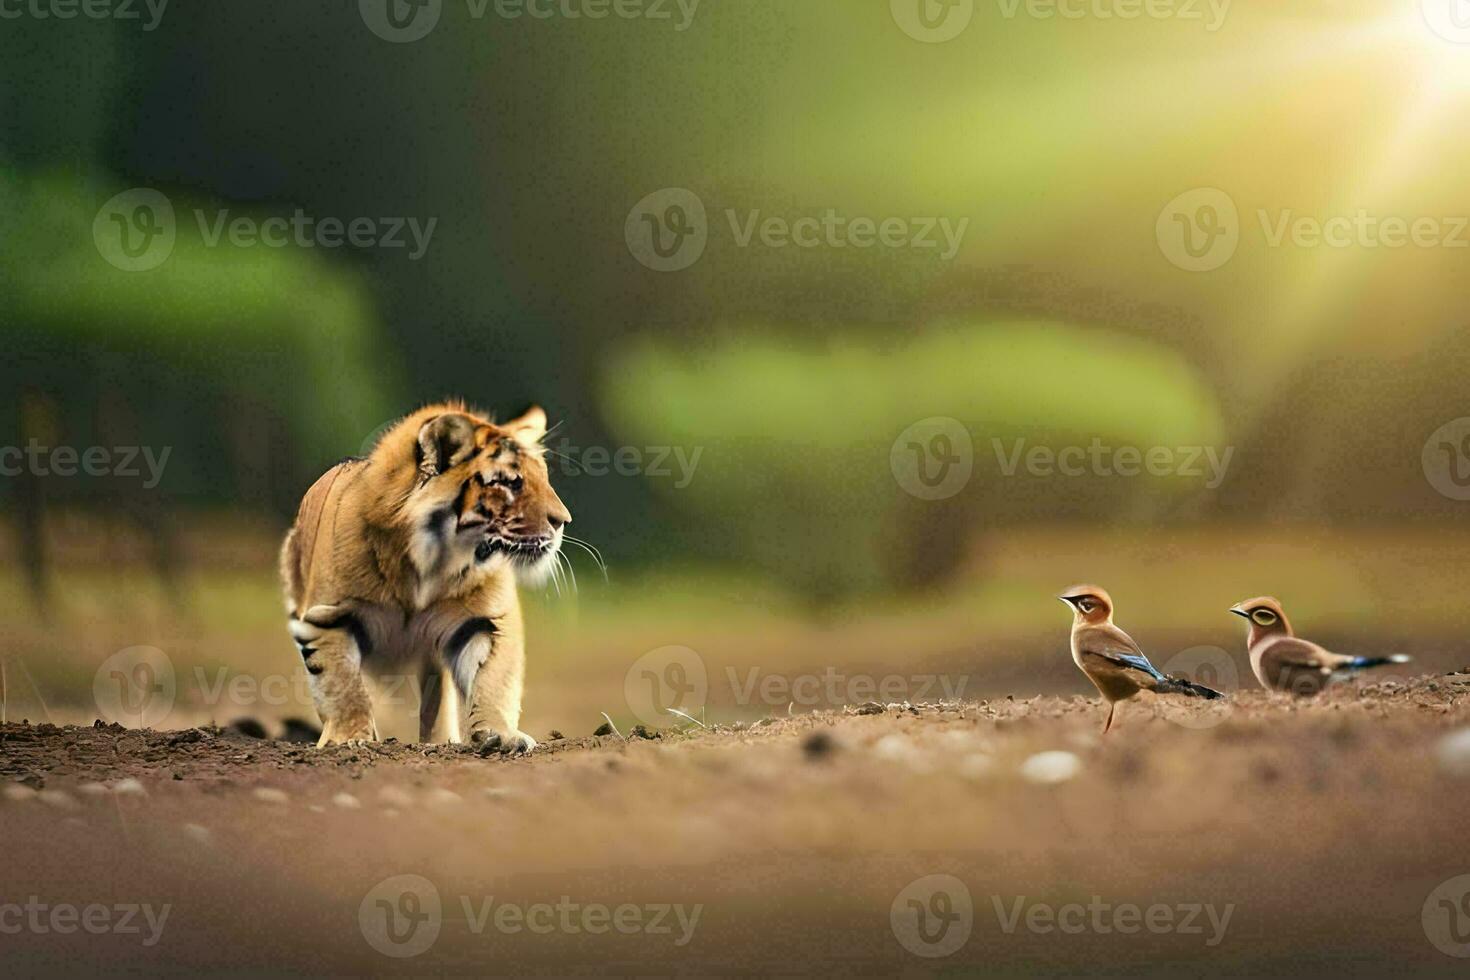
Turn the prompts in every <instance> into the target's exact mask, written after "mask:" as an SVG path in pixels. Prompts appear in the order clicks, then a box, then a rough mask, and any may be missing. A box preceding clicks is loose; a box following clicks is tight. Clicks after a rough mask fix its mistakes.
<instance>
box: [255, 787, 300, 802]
mask: <svg viewBox="0 0 1470 980" xmlns="http://www.w3.org/2000/svg"><path fill="white" fill-rule="evenodd" d="M251 795H252V796H254V797H255V798H256V799H257V800H259V801H260V802H262V803H288V802H290V799H291V798H290V797H289V796H287V795H286V793H285V791H284V790H279V789H276V788H275V787H273V786H257V787H256V788H255V791H254V792H253V793H251Z"/></svg>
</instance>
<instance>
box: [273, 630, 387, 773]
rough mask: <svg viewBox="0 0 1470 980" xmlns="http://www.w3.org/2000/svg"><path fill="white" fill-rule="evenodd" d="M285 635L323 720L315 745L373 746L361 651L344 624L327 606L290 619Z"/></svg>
mask: <svg viewBox="0 0 1470 980" xmlns="http://www.w3.org/2000/svg"><path fill="white" fill-rule="evenodd" d="M290 630H291V638H292V639H293V640H295V641H296V647H297V649H298V650H300V651H301V660H302V662H303V663H304V664H305V666H306V673H307V675H308V676H307V680H308V683H309V685H310V687H311V697H312V701H314V702H315V704H316V710H317V714H318V715H319V716H320V717H321V720H322V734H321V738H320V739H319V740H318V741H317V745H318V746H324V745H333V744H337V743H342V742H361V741H375V740H376V739H377V737H378V727H377V724H376V723H375V722H374V721H373V702H372V698H371V697H370V696H369V695H368V691H367V685H366V684H364V683H363V679H362V650H361V649H360V648H359V645H358V638H357V636H356V635H355V634H354V632H353V630H352V629H351V628H350V623H349V621H348V620H346V619H345V618H344V617H343V615H342V614H341V612H340V611H339V610H337V609H335V608H333V607H331V606H314V607H312V608H311V609H308V610H307V611H306V614H305V615H304V616H303V617H302V618H300V619H296V618H294V617H293V618H292V619H291V624H290Z"/></svg>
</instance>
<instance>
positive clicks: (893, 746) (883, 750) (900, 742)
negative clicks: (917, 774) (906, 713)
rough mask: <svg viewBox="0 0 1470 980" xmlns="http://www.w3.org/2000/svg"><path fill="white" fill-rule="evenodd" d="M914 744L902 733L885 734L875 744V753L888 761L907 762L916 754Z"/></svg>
mask: <svg viewBox="0 0 1470 980" xmlns="http://www.w3.org/2000/svg"><path fill="white" fill-rule="evenodd" d="M914 751H915V750H914V746H913V744H912V743H911V742H910V741H909V740H908V739H907V738H905V737H903V736H902V735H897V734H894V735H884V736H883V737H882V738H880V739H878V741H877V742H876V743H875V744H874V745H873V755H875V756H877V757H878V758H880V759H884V760H886V761H888V762H906V761H908V760H909V759H910V758H912V757H913V755H914Z"/></svg>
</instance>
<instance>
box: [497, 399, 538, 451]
mask: <svg viewBox="0 0 1470 980" xmlns="http://www.w3.org/2000/svg"><path fill="white" fill-rule="evenodd" d="M501 428H502V429H504V430H505V431H506V432H508V433H510V435H511V438H513V439H515V441H516V442H518V443H520V444H521V445H522V446H525V447H527V448H528V449H529V448H531V447H533V446H536V445H538V444H539V443H540V442H541V439H542V438H543V437H544V436H545V435H546V413H545V412H543V411H542V410H541V407H540V406H539V405H532V406H531V407H530V408H528V409H526V413H525V414H524V415H522V416H521V417H520V418H518V419H511V420H510V421H509V422H506V423H505V424H504V425H502V426H501Z"/></svg>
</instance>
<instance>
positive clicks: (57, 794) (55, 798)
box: [36, 789, 77, 810]
mask: <svg viewBox="0 0 1470 980" xmlns="http://www.w3.org/2000/svg"><path fill="white" fill-rule="evenodd" d="M36 795H37V796H39V797H40V798H41V802H42V803H45V804H46V805H47V806H54V807H56V808H57V809H58V810H75V809H76V808H77V801H76V800H75V799H73V798H72V797H71V795H70V794H68V793H63V792H62V791H61V790H59V789H43V790H41V792H40V793H38V794H36Z"/></svg>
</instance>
